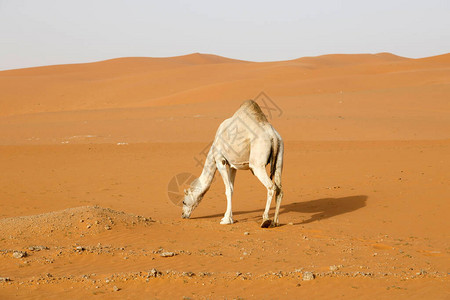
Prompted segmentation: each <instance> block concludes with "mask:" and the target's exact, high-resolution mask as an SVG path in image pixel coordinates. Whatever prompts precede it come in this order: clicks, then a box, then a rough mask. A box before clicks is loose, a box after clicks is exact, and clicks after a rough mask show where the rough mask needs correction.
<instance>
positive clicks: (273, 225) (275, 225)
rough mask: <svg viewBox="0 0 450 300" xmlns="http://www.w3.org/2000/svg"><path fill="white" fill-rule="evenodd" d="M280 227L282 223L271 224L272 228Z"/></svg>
mask: <svg viewBox="0 0 450 300" xmlns="http://www.w3.org/2000/svg"><path fill="white" fill-rule="evenodd" d="M278 226H280V223H278V222H272V223H271V224H270V228H274V227H278Z"/></svg>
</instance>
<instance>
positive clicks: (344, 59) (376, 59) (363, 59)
mask: <svg viewBox="0 0 450 300" xmlns="http://www.w3.org/2000/svg"><path fill="white" fill-rule="evenodd" d="M407 60H409V59H408V58H406V57H401V56H397V55H395V54H392V53H377V54H327V55H321V56H313V57H302V58H298V59H295V60H293V62H299V63H306V64H311V65H313V66H315V67H342V66H347V65H360V64H374V63H376V64H379V63H386V62H397V61H407Z"/></svg>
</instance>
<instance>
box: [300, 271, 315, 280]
mask: <svg viewBox="0 0 450 300" xmlns="http://www.w3.org/2000/svg"><path fill="white" fill-rule="evenodd" d="M315 277H316V276H314V274H313V273H312V272H304V273H303V276H302V279H303V280H304V281H309V280H313V279H314V278H315Z"/></svg>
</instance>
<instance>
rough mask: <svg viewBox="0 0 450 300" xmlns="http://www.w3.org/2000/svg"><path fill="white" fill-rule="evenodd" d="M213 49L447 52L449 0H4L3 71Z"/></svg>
mask: <svg viewBox="0 0 450 300" xmlns="http://www.w3.org/2000/svg"><path fill="white" fill-rule="evenodd" d="M195 52H200V53H210V54H217V55H221V56H226V57H230V58H236V59H243V60H250V61H275V60H288V59H294V58H299V57H304V56H317V55H323V54H333V53H379V52H391V53H394V54H397V55H400V56H406V57H411V58H419V57H426V56H433V55H439V54H444V53H448V52H450V1H449V0H409V1H406V0H388V1H386V0H377V1H365V0H341V1H338V0H335V1H331V0H317V1H311V0H308V1H303V0H297V1H283V0H278V1H266V0H259V1H254V0H239V1H235V0H228V1H213V0H209V1H207V0H198V1H196V0H191V1H181V0H172V1H171V0H167V1H153V0H147V1H137V0H128V1H125V0H124V1H119V0H89V1H85V0H76V1H75V0H74V1H66V0H53V1H50V0H39V1H36V0H32V1H30V0H0V70H6V69H15V68H24V67H32V66H42V65H52V64H67V63H82V62H92V61H99V60H105V59H110V58H116V57H130V56H146V57H167V56H177V55H184V54H189V53H195Z"/></svg>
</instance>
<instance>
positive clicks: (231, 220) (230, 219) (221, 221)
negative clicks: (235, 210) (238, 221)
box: [220, 218, 233, 225]
mask: <svg viewBox="0 0 450 300" xmlns="http://www.w3.org/2000/svg"><path fill="white" fill-rule="evenodd" d="M220 224H222V225H227V224H233V219H232V218H222V220H220Z"/></svg>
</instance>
